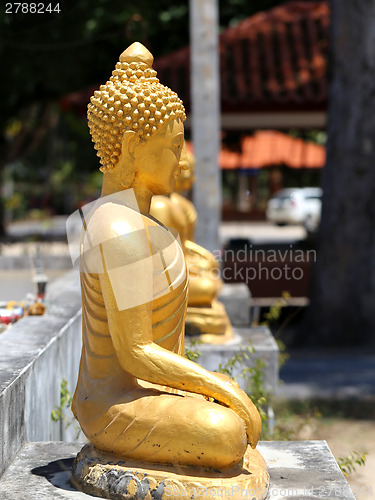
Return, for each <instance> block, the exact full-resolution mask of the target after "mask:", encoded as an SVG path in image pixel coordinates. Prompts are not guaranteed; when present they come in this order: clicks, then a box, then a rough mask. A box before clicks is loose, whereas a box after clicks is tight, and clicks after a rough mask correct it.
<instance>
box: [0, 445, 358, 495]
mask: <svg viewBox="0 0 375 500" xmlns="http://www.w3.org/2000/svg"><path fill="white" fill-rule="evenodd" d="M81 446H82V445H80V444H77V443H75V444H72V443H61V442H60V443H27V444H26V445H25V446H24V447H23V448H22V450H21V451H20V453H19V454H18V457H17V459H16V460H15V461H14V463H13V464H12V465H11V467H10V468H9V469H8V470H7V471H6V473H5V474H4V475H3V477H2V478H1V479H0V498H1V499H2V500H51V499H53V500H66V499H69V500H84V499H87V498H97V497H93V496H91V495H86V494H84V493H82V492H80V491H77V490H75V488H74V487H73V486H72V484H71V483H70V477H71V468H72V464H73V460H74V458H75V456H76V454H77V453H78V452H79V451H80V449H81ZM257 449H258V450H259V451H260V453H261V454H262V455H263V457H264V458H265V460H266V462H267V465H268V469H269V473H270V478H271V479H270V487H269V494H268V497H267V498H268V499H269V500H279V499H285V500H314V499H318V498H320V499H325V500H334V499H336V500H337V499H340V500H353V499H355V497H354V495H353V493H352V492H351V490H350V487H349V485H348V483H347V481H346V479H345V478H344V476H343V475H342V473H341V471H340V469H339V467H338V465H337V463H336V461H335V459H334V457H333V456H332V453H331V451H330V450H329V448H328V446H327V443H326V442H325V441H297V442H296V441H294V442H293V441H292V442H285V441H279V442H278V441H270V442H261V443H259V445H258V448H257ZM224 493H226V495H224ZM230 495H231V490H229V491H227V492H223V494H222V497H223V498H231V496H230ZM218 497H219V495H218ZM140 498H141V497H140ZM170 498H173V497H170ZM186 498H190V497H189V496H187V497H186ZM196 498H199V497H196ZM243 498H244V499H245V498H252V496H251V495H250V496H249V495H248V494H246V492H243Z"/></svg>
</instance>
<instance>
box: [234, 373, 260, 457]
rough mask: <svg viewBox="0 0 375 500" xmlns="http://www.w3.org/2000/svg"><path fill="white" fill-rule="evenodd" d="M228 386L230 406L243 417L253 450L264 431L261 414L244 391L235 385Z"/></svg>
mask: <svg viewBox="0 0 375 500" xmlns="http://www.w3.org/2000/svg"><path fill="white" fill-rule="evenodd" d="M232 382H233V381H232ZM227 384H228V386H227V388H228V389H227V390H228V392H229V393H230V401H229V404H228V406H229V408H231V409H232V410H233V411H234V412H235V413H237V415H238V416H239V417H241V419H242V421H243V423H244V426H245V431H246V435H247V441H248V443H249V444H250V445H251V447H252V448H255V446H256V445H257V443H258V441H259V437H260V432H261V430H262V421H261V418H260V415H259V412H258V410H257V408H256V407H255V405H254V403H253V402H252V401H251V399H250V398H249V397H248V396H247V394H246V393H245V392H244V391H243V390H242V389H240V388H239V387H236V386H235V385H233V383H232V384H231V383H230V382H227Z"/></svg>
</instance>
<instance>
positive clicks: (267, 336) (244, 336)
mask: <svg viewBox="0 0 375 500" xmlns="http://www.w3.org/2000/svg"><path fill="white" fill-rule="evenodd" d="M233 332H234V337H233V339H230V341H228V342H227V343H225V344H218V345H216V344H198V345H197V346H196V347H195V346H194V350H195V351H197V352H199V353H200V356H199V358H198V360H197V363H199V364H200V365H201V366H203V367H204V368H206V370H210V371H214V370H217V369H218V368H219V365H220V364H222V365H225V363H226V362H227V361H228V360H230V359H231V358H233V356H235V355H236V354H239V353H240V352H241V350H245V349H246V347H250V346H252V347H253V348H254V353H253V354H252V355H251V356H250V359H248V360H245V362H244V364H243V365H241V366H236V367H235V368H234V370H233V376H238V375H239V373H240V372H241V371H242V368H244V367H249V368H252V367H254V366H255V363H256V361H257V360H258V359H260V360H262V361H263V362H264V367H263V369H262V371H263V377H264V381H265V385H266V389H267V390H268V391H270V392H272V393H273V394H275V393H276V391H277V388H278V383H279V358H278V354H279V348H278V346H277V344H276V341H275V339H274V337H273V335H272V333H271V332H270V330H269V328H267V327H264V326H263V327H262V326H260V327H256V328H249V327H247V328H233ZM193 338H194V337H193ZM197 338H199V337H197ZM190 339H191V337H188V336H187V337H185V344H186V346H187V347H190ZM238 383H239V385H240V387H241V389H243V390H246V389H247V387H246V386H247V383H248V382H247V380H246V379H244V378H242V377H238Z"/></svg>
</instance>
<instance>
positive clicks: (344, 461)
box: [337, 451, 367, 476]
mask: <svg viewBox="0 0 375 500" xmlns="http://www.w3.org/2000/svg"><path fill="white" fill-rule="evenodd" d="M366 455H367V453H358V451H352V453H350V454H349V455H348V456H347V457H340V458H338V459H337V463H338V464H339V467H340V469H341V472H342V473H343V474H344V475H345V476H348V475H349V474H351V473H352V472H355V470H356V468H357V466H360V467H363V466H364V465H365V464H366Z"/></svg>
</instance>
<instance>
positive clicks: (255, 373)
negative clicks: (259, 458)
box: [215, 343, 270, 435]
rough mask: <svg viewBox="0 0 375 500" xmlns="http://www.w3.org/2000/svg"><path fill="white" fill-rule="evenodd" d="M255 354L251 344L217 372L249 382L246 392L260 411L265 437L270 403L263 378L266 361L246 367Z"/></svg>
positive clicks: (221, 365) (220, 366)
mask: <svg viewBox="0 0 375 500" xmlns="http://www.w3.org/2000/svg"><path fill="white" fill-rule="evenodd" d="M253 354H254V347H253V346H252V345H251V343H250V345H249V346H248V347H246V348H245V349H243V350H241V351H240V352H239V353H236V354H235V355H234V356H232V358H230V359H229V360H228V361H227V362H226V363H225V364H224V365H223V364H221V363H220V364H219V367H218V369H217V370H215V371H217V372H218V373H224V374H225V375H228V377H231V378H233V379H234V380H236V379H238V378H239V377H240V378H243V379H244V380H246V381H247V391H246V392H247V393H248V394H249V397H250V399H251V400H252V402H253V403H254V405H255V406H256V407H257V410H258V411H259V414H260V416H261V419H262V423H263V434H264V435H265V434H266V432H267V413H266V412H265V410H264V408H265V407H266V406H268V405H269V403H270V393H269V392H267V391H266V389H265V383H264V377H263V368H264V365H265V364H264V361H262V360H261V359H256V360H255V364H254V366H252V367H249V366H246V365H247V364H248V362H249V360H250V358H251V356H252V355H253ZM238 369H239V373H238V375H237V376H234V372H235V370H237V371H238Z"/></svg>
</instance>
